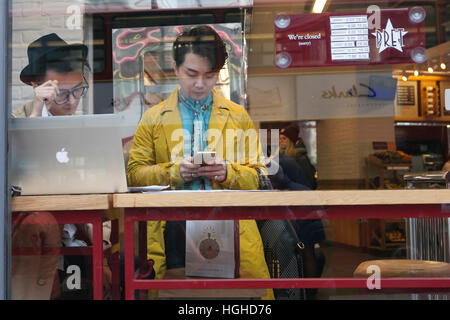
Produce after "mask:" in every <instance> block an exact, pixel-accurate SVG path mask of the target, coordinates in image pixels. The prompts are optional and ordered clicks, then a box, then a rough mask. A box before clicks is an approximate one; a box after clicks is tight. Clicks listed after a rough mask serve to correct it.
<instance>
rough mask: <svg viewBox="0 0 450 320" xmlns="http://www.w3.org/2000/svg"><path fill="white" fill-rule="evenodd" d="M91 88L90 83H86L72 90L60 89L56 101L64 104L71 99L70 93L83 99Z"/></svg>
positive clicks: (76, 97)
mask: <svg viewBox="0 0 450 320" xmlns="http://www.w3.org/2000/svg"><path fill="white" fill-rule="evenodd" d="M88 89H89V85H87V84H86V85H84V86H82V87H77V88H75V89H72V90H64V89H61V90H59V93H58V94H57V95H56V97H55V103H56V104H64V103H66V102H67V101H69V99H70V95H72V96H73V97H74V98H75V99H81V98H82V97H84V95H85V94H86V92H87V91H88Z"/></svg>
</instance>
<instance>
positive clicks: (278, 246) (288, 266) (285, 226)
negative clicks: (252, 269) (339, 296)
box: [256, 169, 306, 300]
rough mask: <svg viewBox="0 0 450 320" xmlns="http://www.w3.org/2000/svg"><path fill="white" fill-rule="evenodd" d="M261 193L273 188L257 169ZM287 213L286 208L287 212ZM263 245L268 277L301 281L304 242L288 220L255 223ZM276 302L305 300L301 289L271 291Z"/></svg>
mask: <svg viewBox="0 0 450 320" xmlns="http://www.w3.org/2000/svg"><path fill="white" fill-rule="evenodd" d="M256 172H257V173H258V179H259V188H260V189H261V190H270V189H272V184H271V183H270V180H269V179H268V178H267V176H265V175H264V174H263V173H262V172H261V171H260V170H258V169H257V170H256ZM287 210H289V209H287ZM256 223H257V225H258V229H259V233H260V235H261V239H262V243H263V246H264V257H265V259H266V263H267V267H268V268H269V273H270V277H271V278H303V277H304V272H303V268H304V267H303V248H304V245H303V243H302V242H301V241H300V240H299V239H298V237H297V233H296V232H295V229H294V227H293V226H292V223H291V221H290V220H287V219H283V220H258V221H256ZM273 292H274V295H275V298H276V299H277V300H305V299H306V294H305V289H304V288H291V289H273Z"/></svg>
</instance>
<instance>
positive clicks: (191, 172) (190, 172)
mask: <svg viewBox="0 0 450 320" xmlns="http://www.w3.org/2000/svg"><path fill="white" fill-rule="evenodd" d="M198 168H200V165H199V164H195V163H194V158H193V157H190V158H186V159H183V160H182V161H181V162H180V175H181V178H183V180H184V181H186V182H191V181H192V180H194V179H195V178H197V176H198V175H197V171H198Z"/></svg>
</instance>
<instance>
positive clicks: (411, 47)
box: [275, 7, 426, 68]
mask: <svg viewBox="0 0 450 320" xmlns="http://www.w3.org/2000/svg"><path fill="white" fill-rule="evenodd" d="M375 14H377V15H378V18H379V19H377V21H378V22H379V23H372V20H373V19H372V16H371V15H375ZM424 18H425V11H424V10H423V9H421V8H417V7H415V8H411V9H407V8H406V9H386V10H379V11H378V12H374V13H367V12H327V13H322V14H291V15H284V14H280V15H277V16H276V17H275V51H276V57H275V63H276V65H277V66H278V67H279V68H292V67H323V66H345V65H361V64H395V63H412V62H416V63H422V62H424V61H425V60H426V49H425V34H424Z"/></svg>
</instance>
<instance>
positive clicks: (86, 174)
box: [9, 114, 127, 195]
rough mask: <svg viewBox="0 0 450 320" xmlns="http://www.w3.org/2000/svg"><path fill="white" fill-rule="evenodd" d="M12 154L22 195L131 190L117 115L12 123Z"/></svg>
mask: <svg viewBox="0 0 450 320" xmlns="http://www.w3.org/2000/svg"><path fill="white" fill-rule="evenodd" d="M9 154H10V159H11V161H10V162H9V163H10V164H9V166H10V168H11V169H10V170H9V178H10V180H9V181H10V185H12V186H18V187H20V188H21V189H22V192H21V194H22V195H41V194H82V193H116V192H117V193H118V192H126V191H127V183H126V177H125V163H124V158H123V152H122V140H121V136H120V123H119V117H118V116H116V115H114V114H102V115H100V114H99V115H83V116H58V117H47V118H15V119H11V122H10V130H9Z"/></svg>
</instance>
